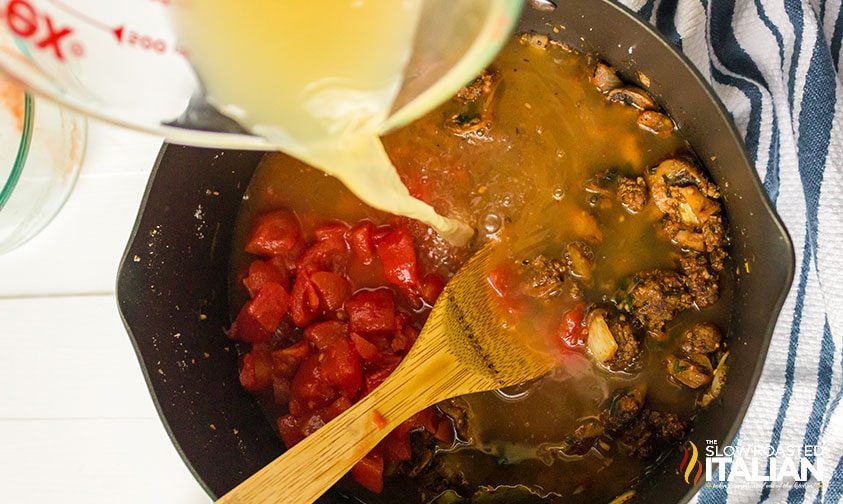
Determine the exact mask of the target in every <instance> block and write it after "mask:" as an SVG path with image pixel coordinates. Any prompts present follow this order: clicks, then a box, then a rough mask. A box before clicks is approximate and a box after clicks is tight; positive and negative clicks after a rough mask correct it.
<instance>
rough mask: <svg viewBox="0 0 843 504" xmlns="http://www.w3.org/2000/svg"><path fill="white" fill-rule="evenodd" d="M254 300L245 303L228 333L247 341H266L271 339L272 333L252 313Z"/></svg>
mask: <svg viewBox="0 0 843 504" xmlns="http://www.w3.org/2000/svg"><path fill="white" fill-rule="evenodd" d="M253 302H254V300H252V301H247V302H246V304H244V305H243V308H241V309H240V312H239V313H238V314H237V319H236V320H235V321H234V323H233V324H231V329H230V330H229V331H228V335H229V337H231V338H233V339H237V340H240V341H245V342H246V343H266V342H268V341H269V339H270V336H271V334H270V333H269V331H267V330H266V329H264V328H263V325H261V323H260V322H258V320H257V319H256V318H255V317H254V315H252V313H251V310H250V308H251V304H252V303H253Z"/></svg>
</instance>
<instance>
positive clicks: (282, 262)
mask: <svg viewBox="0 0 843 504" xmlns="http://www.w3.org/2000/svg"><path fill="white" fill-rule="evenodd" d="M297 258H298V252H297V251H295V250H294V251H292V252H289V253H287V254H283V255H279V256H275V257H273V258H272V259H270V260H269V263H270V264H272V265H273V266H275V267H276V268H278V269H279V270H282V271H285V272H286V273H287V286H289V285H290V276H291V275H293V274H294V273H295V272H296V259H297Z"/></svg>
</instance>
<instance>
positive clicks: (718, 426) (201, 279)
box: [117, 0, 794, 502]
mask: <svg viewBox="0 0 843 504" xmlns="http://www.w3.org/2000/svg"><path fill="white" fill-rule="evenodd" d="M556 3H557V4H558V8H557V9H555V10H539V9H536V8H535V5H537V4H538V5H544V6H548V5H549V3H548V2H533V3H532V5H531V7H528V8H526V9H525V11H524V13H523V16H522V19H521V23H520V26H519V30H522V31H523V30H535V31H539V32H543V33H548V34H549V35H551V36H552V38H554V39H557V40H561V41H564V42H567V43H569V44H571V45H572V46H574V47H576V48H579V49H581V50H584V51H586V52H590V53H594V54H597V55H599V56H600V57H601V58H603V59H604V60H606V61H608V62H609V63H610V64H612V65H614V66H615V67H617V68H618V69H620V71H621V73H622V74H623V75H624V76H625V77H626V78H627V80H630V81H636V80H637V79H636V71H641V72H643V73H644V74H646V75H647V76H648V77H649V78H650V80H651V82H652V85H651V87H650V91H651V92H652V93H653V94H654V96H655V97H656V98H657V99H658V101H659V102H660V103H661V105H662V106H663V107H664V108H665V109H666V110H667V111H668V113H669V114H670V115H671V117H673V119H674V120H675V121H676V123H677V124H678V125H679V126H680V128H681V129H682V130H683V131H684V133H685V135H686V136H687V138H688V139H689V140H690V143H691V145H692V147H693V149H694V151H695V152H696V153H697V155H698V156H699V159H700V160H702V162H703V163H704V164H705V166H706V168H707V169H708V171H709V173H710V174H711V175H712V176H713V178H714V179H715V180H716V182H717V183H718V185H719V186H720V187H721V189H722V191H723V198H724V200H725V203H726V207H727V212H728V216H729V223H730V233H731V237H732V240H733V241H732V251H731V252H732V255H733V257H734V263H735V264H737V265H743V264H744V263H745V262H746V263H748V264H749V266H750V271H751V273H749V274H746V273H744V274H741V275H739V276H738V277H737V284H736V293H735V300H734V306H733V310H734V311H733V316H732V318H731V320H732V322H731V326H730V327H729V328H728V334H729V336H728V337H729V340H730V342H731V344H730V346H731V350H732V357H731V359H732V361H731V362H732V363H733V365H732V367H731V370H730V374H729V381H728V384H727V386H726V387H725V390H724V392H723V394H722V397H721V400H720V401H719V402H718V403H715V404H713V405H712V407H710V408H709V409H708V410H706V411H704V412H703V413H701V414H700V415H699V417H698V419H697V421H696V426H695V428H694V430H693V432H692V433H691V435H690V438H691V440H693V441H695V443H696V444H697V445H698V446H702V445H704V444H705V442H706V440H717V441H718V442H719V443H720V444H721V445H722V444H724V443H728V442H729V441H731V440H732V438H733V436H734V434H735V432H736V431H737V429H738V427H739V426H740V424H741V421H742V420H743V417H744V414H745V412H746V409H747V406H748V404H749V401H750V398H751V397H752V394H753V391H754V390H755V386H756V383H757V381H758V377H759V375H760V373H761V368H762V365H763V362H764V357H765V355H766V352H767V347H768V345H769V342H770V337H771V335H772V331H773V327H774V325H775V322H776V318H777V316H778V313H779V310H780V309H781V306H782V303H783V301H784V298H785V295H786V293H787V291H788V288H789V286H790V284H791V280H792V278H793V261H794V259H793V249H792V246H791V243H790V239H789V237H788V235H787V233H786V231H785V229H784V227H783V226H782V223H781V221H780V220H779V219H778V217H777V216H776V214H775V213H774V212H773V210H772V208H771V206H770V203H769V201H768V200H767V197H766V194H765V193H764V191H763V189H762V186H761V183H760V181H759V179H758V177H757V175H756V173H755V170H754V169H753V167H752V165H751V164H750V162H749V161H748V160H747V158H746V155H745V153H744V149H743V145H742V143H741V141H740V139H739V136H738V135H737V133H736V131H735V128H734V126H733V125H732V122H731V120H730V118H729V115H728V113H727V112H726V111H725V110H724V108H723V107H722V105H721V104H720V102H719V101H718V99H717V98H716V97H715V95H714V93H713V92H712V91H711V89H710V88H709V87H708V86H707V85H706V84H705V83H704V82H703V80H702V79H701V77H700V75H699V74H698V73H697V72H696V71H695V70H694V68H693V67H692V66H691V64H690V63H689V62H688V61H687V60H686V59H685V58H683V57H682V56H681V55H680V54H679V53H678V52H677V51H675V50H674V49H673V48H672V47H671V46H670V45H669V44H668V42H666V41H665V40H664V39H662V38H661V37H660V36H658V35H657V34H656V33H655V32H654V31H653V30H652V29H651V28H650V27H649V26H648V25H646V24H645V23H644V22H642V21H641V20H639V19H638V18H637V17H635V16H634V15H633V14H631V13H630V12H628V11H627V10H625V9H624V8H621V7H619V6H618V5H616V4H614V3H611V2H610V1H608V0H589V1H583V0H558V1H557V2H556ZM554 25H556V26H559V25H561V26H564V29H562V30H560V33H558V34H554V33H553V32H552V26H554ZM580 37H582V39H581V38H580ZM262 155H263V154H262V153H260V152H244V151H222V152H221V151H215V150H208V149H198V148H191V147H182V146H175V145H165V146H164V147H163V148H162V150H161V153H160V155H159V157H158V160H157V162H156V165H155V168H154V170H153V172H152V176H151V177H150V180H149V185H148V186H147V190H146V195H145V197H144V200H143V203H142V204H141V209H140V213H139V216H138V219H137V222H136V223H135V229H134V232H133V234H132V239H131V241H130V242H129V245H128V247H127V249H126V253H125V257H124V259H123V263H122V265H121V267H120V272H119V278H118V284H117V296H118V301H119V305H120V311H121V314H122V316H123V320H124V322H125V324H126V328H127V329H128V332H129V335H130V336H131V338H132V342H133V343H134V345H135V349H136V351H137V354H138V358H139V360H140V364H141V369H142V370H143V373H144V375H145V377H146V381H147V383H148V385H149V389H150V392H151V394H152V397H153V399H154V401H155V404H156V406H157V408H158V412H159V414H160V416H161V419H162V421H163V422H164V425H165V427H166V428H167V431H168V432H169V434H170V437H171V438H172V440H173V443H174V444H175V446H176V448H177V449H178V451H179V453H180V454H181V456H182V458H183V459H184V461H185V462H186V463H187V465H188V467H189V468H190V469H191V471H192V472H193V474H194V475H195V476H196V478H197V480H199V482H200V483H201V484H202V486H203V487H204V488H205V489H206V490H207V491H208V493H209V494H210V495H212V496H215V497H216V496H220V495H222V494H224V493H225V492H227V491H228V490H229V489H231V488H233V487H234V486H235V485H237V484H238V483H239V482H241V481H242V480H243V479H245V478H246V477H247V476H249V475H250V474H252V473H253V472H255V471H257V470H258V469H260V468H261V467H263V466H264V465H265V464H267V463H268V462H269V461H271V460H272V459H274V458H275V457H277V456H278V455H279V454H281V452H282V451H283V447H282V445H281V442H280V441H279V440H278V438H277V437H276V435H275V433H274V432H273V430H272V427H271V426H270V424H269V422H268V421H267V420H266V419H265V417H264V415H263V413H262V412H261V410H260V409H259V407H258V404H257V402H256V401H255V400H254V398H253V397H252V396H251V395H249V394H248V393H246V392H244V391H243V390H242V389H241V387H240V385H239V383H238V379H237V355H236V352H235V350H234V347H233V345H232V344H231V343H230V342H229V341H227V340H226V338H225V337H224V336H223V333H222V329H223V328H224V327H227V326H228V325H229V316H228V313H229V311H228V306H227V304H228V303H227V300H228V296H227V292H226V289H227V286H226V281H227V274H228V264H229V252H230V243H231V238H232V229H233V227H234V219H235V216H236V215H237V210H238V207H239V205H240V201H241V198H242V195H243V192H244V190H245V188H246V186H247V185H248V183H249V179H250V178H251V176H252V173H253V172H254V170H255V168H256V166H257V164H258V162H259V161H260V159H261V156H262ZM678 464H679V454H678V453H672V454H671V455H670V456H669V457H668V458H667V459H666V460H665V461H664V462H663V463H662V464H661V465H660V466H658V467H657V468H656V470H654V471H653V472H652V474H650V475H649V477H647V478H646V479H645V480H644V482H643V483H642V484H640V485H639V486H638V488H637V496H636V501H640V502H685V501H687V500H688V499H689V498H690V497H691V496H692V495H693V493H694V492H695V491H696V488H694V487H691V486H689V485H688V484H686V483H685V481H684V479H683V478H682V477H681V476H680V475H679V474H678V468H677V466H678ZM306 470H307V469H306V468H303V471H306ZM702 483H703V481H702V480H701V481H700V485H701V484H702ZM698 486H699V485H698ZM323 500H324V502H342V501H345V499H344V498H343V497H342V496H340V495H339V494H338V493H336V492H334V493H329V494H327V495H326V496H325V497H323Z"/></svg>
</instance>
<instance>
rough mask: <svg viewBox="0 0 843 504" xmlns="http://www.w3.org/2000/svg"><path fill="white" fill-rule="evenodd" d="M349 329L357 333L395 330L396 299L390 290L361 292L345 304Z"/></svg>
mask: <svg viewBox="0 0 843 504" xmlns="http://www.w3.org/2000/svg"><path fill="white" fill-rule="evenodd" d="M345 311H346V312H347V313H348V323H349V328H350V329H351V331H352V332H356V333H377V332H381V331H393V330H394V329H395V299H394V298H393V296H392V292H391V291H390V290H389V289H377V290H373V291H361V292H358V293H357V294H355V295H353V296H352V297H351V299H349V300H348V301H346V302H345Z"/></svg>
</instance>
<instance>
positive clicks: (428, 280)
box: [419, 273, 445, 306]
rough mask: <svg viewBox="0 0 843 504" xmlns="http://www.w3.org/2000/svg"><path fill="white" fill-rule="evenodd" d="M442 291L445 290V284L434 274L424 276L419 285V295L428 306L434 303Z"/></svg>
mask: <svg viewBox="0 0 843 504" xmlns="http://www.w3.org/2000/svg"><path fill="white" fill-rule="evenodd" d="M443 290H445V282H444V281H443V280H442V278H441V277H440V276H439V275H437V274H436V273H430V274H428V275H425V277H424V278H422V281H421V283H420V284H419V295H420V296H421V298H422V299H424V302H425V303H427V304H429V305H430V306H433V305H434V304H435V303H436V300H437V299H439V295H440V294H442V291H443Z"/></svg>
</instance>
